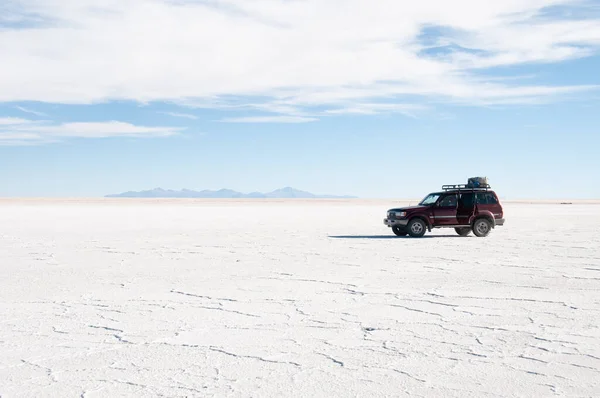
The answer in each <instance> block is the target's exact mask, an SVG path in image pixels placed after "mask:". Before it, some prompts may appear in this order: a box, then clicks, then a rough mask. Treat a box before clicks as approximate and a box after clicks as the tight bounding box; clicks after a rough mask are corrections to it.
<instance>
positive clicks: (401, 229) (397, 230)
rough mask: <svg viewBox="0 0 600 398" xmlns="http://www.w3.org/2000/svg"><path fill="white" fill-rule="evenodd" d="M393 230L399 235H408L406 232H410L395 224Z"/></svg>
mask: <svg viewBox="0 0 600 398" xmlns="http://www.w3.org/2000/svg"><path fill="white" fill-rule="evenodd" d="M392 231H393V232H394V233H395V234H396V235H398V236H406V234H408V232H406V229H404V228H402V227H398V226H393V227H392Z"/></svg>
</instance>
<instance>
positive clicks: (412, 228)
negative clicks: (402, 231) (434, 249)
mask: <svg viewBox="0 0 600 398" xmlns="http://www.w3.org/2000/svg"><path fill="white" fill-rule="evenodd" d="M407 227H408V234H409V235H410V236H412V237H413V238H420V237H422V236H423V235H425V231H426V230H427V225H426V224H425V221H423V220H421V219H420V218H413V219H412V220H410V221H409V222H408V225H407Z"/></svg>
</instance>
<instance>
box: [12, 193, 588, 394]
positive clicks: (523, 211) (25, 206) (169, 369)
mask: <svg viewBox="0 0 600 398" xmlns="http://www.w3.org/2000/svg"><path fill="white" fill-rule="evenodd" d="M400 204H404V203H400ZM400 204H399V203H397V202H393V201H379V202H377V201H363V200H332V201H328V200H319V201H313V200H268V201H253V200H239V201H235V200H234V201H231V200H208V199H203V200H197V201H177V200H166V201H160V200H156V201H147V200H135V199H134V200H121V199H101V200H90V201H85V200H80V201H76V200H71V201H68V202H60V201H58V200H49V201H45V200H29V201H19V200H5V201H0V262H1V264H2V266H1V267H0V280H1V281H2V284H1V287H2V288H1V289H0V395H1V396H6V397H79V396H82V397H87V398H90V397H113V396H160V395H163V396H169V397H171V396H173V397H175V396H182V397H183V396H197V397H200V396H202V397H204V396H236V397H247V396H260V397H283V396H285V397H292V396H293V397H299V396H303V397H315V396H325V397H342V396H344V397H346V396H364V397H383V396H394V397H398V396H427V397H430V396H435V397H441V396H443V397H496V396H528V397H549V396H567V397H574V396H599V395H600V377H599V376H600V328H599V326H598V325H600V289H599V288H598V286H599V283H600V205H598V204H573V205H560V204H518V203H511V204H506V205H505V211H506V219H507V222H506V225H505V226H504V227H502V228H497V229H496V230H494V231H493V232H492V233H491V235H490V236H489V237H488V238H484V239H481V238H476V237H473V236H471V237H467V238H461V237H458V236H457V235H455V234H454V231H453V230H441V231H440V230H438V231H435V232H434V233H432V234H428V235H426V236H425V237H424V238H422V239H412V238H397V237H396V236H395V235H393V234H392V233H391V231H390V230H389V229H388V228H386V227H385V226H384V225H383V223H382V219H383V217H384V216H385V211H386V210H387V208H388V206H398V205H400Z"/></svg>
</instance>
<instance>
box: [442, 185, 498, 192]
mask: <svg viewBox="0 0 600 398" xmlns="http://www.w3.org/2000/svg"><path fill="white" fill-rule="evenodd" d="M490 188H491V186H490V184H483V185H481V186H479V187H473V186H469V185H467V184H455V185H442V189H443V190H444V191H477V190H479V191H487V190H488V189H490Z"/></svg>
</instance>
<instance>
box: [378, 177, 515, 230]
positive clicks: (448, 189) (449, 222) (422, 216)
mask: <svg viewBox="0 0 600 398" xmlns="http://www.w3.org/2000/svg"><path fill="white" fill-rule="evenodd" d="M383 223H384V224H385V225H387V226H388V227H390V228H392V231H393V232H394V233H395V234H396V235H398V236H406V235H410V236H412V237H421V236H423V235H425V232H426V231H429V232H431V230H432V228H454V230H455V231H456V233H457V234H459V235H461V236H467V235H469V234H470V233H471V231H473V233H474V234H475V235H476V236H478V237H485V236H487V235H488V234H489V233H490V232H491V230H492V229H493V228H495V227H496V226H500V225H504V210H503V209H502V205H501V204H500V200H499V199H498V196H497V195H496V193H495V192H494V191H492V190H491V189H490V186H489V185H488V184H487V183H486V184H482V185H480V186H478V187H475V186H471V184H466V185H444V186H442V191H441V192H434V193H430V194H429V195H427V196H426V197H425V199H423V200H422V201H421V202H420V203H419V205H418V206H411V207H402V208H398V209H390V210H388V212H387V218H385V219H384V220H383Z"/></svg>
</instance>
